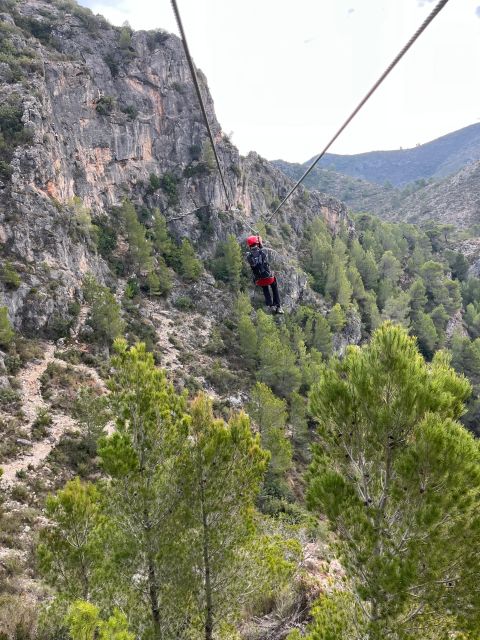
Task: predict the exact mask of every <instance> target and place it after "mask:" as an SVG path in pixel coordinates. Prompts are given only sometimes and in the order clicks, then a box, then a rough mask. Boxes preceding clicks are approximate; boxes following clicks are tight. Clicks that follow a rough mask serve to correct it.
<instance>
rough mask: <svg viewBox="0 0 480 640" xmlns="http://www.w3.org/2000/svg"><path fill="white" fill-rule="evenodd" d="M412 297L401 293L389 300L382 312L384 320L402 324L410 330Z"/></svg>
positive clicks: (403, 292)
mask: <svg viewBox="0 0 480 640" xmlns="http://www.w3.org/2000/svg"><path fill="white" fill-rule="evenodd" d="M409 313H410V296H409V294H408V293H407V292H406V291H401V292H400V293H398V294H397V295H395V296H392V297H391V298H388V300H387V301H386V302H385V307H384V309H383V312H382V319H383V320H391V321H392V322H394V323H395V324H400V325H402V327H405V328H406V329H408V327H409V326H410V320H409V318H408V315H409Z"/></svg>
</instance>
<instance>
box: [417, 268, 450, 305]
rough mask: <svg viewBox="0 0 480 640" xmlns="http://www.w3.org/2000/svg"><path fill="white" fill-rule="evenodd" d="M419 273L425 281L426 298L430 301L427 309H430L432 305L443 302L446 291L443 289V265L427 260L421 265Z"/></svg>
mask: <svg viewBox="0 0 480 640" xmlns="http://www.w3.org/2000/svg"><path fill="white" fill-rule="evenodd" d="M420 273H421V276H422V279H423V281H424V283H425V287H426V290H427V295H428V300H429V302H430V303H431V306H430V307H429V309H431V308H432V306H436V305H437V304H442V303H444V302H445V300H446V297H447V292H446V291H445V283H444V275H445V270H444V267H443V265H442V264H441V263H440V262H435V261H434V260H429V261H428V262H425V264H423V265H422V267H421V269H420Z"/></svg>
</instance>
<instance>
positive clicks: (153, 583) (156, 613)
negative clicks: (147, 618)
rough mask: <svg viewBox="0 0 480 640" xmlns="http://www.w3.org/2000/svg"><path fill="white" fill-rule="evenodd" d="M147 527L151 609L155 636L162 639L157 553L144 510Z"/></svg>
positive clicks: (148, 520) (146, 540)
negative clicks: (152, 543)
mask: <svg viewBox="0 0 480 640" xmlns="http://www.w3.org/2000/svg"><path fill="white" fill-rule="evenodd" d="M143 526H144V529H145V534H146V535H145V542H146V551H147V564H148V595H149V598H150V611H151V614H152V622H153V637H154V638H155V640H161V627H160V608H159V606H158V582H157V572H156V571H155V555H154V553H152V546H151V534H150V530H151V523H150V517H149V515H148V512H147V510H146V509H145V511H144V522H143Z"/></svg>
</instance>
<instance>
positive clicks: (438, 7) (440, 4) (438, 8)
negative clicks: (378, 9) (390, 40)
mask: <svg viewBox="0 0 480 640" xmlns="http://www.w3.org/2000/svg"><path fill="white" fill-rule="evenodd" d="M172 1H173V0H172ZM447 2H448V0H440V2H438V4H437V5H436V6H435V7H434V9H433V11H432V12H431V13H430V15H429V16H428V17H427V18H426V20H425V21H424V22H423V23H422V25H421V26H420V27H419V28H418V29H417V31H416V32H415V33H414V35H413V36H412V37H411V38H410V40H409V41H408V42H407V44H406V45H405V46H404V47H403V49H402V50H401V51H400V53H399V54H398V55H397V57H396V58H395V59H394V60H393V62H391V64H390V65H389V66H388V67H387V69H386V70H385V71H384V72H383V73H382V75H381V76H380V78H379V79H378V80H377V81H376V82H375V84H374V85H373V87H372V88H371V89H370V91H369V92H368V93H367V95H366V96H365V97H364V98H363V100H362V101H361V102H360V103H359V104H358V106H357V107H356V108H355V110H354V111H352V113H351V114H350V115H349V116H348V118H347V119H346V120H345V122H344V123H343V124H342V126H341V127H340V129H339V130H338V131H337V133H336V134H335V135H334V136H333V138H332V139H331V140H330V142H329V143H328V144H327V146H326V147H325V148H324V149H323V151H322V152H321V153H320V155H319V156H318V158H317V159H316V160H315V161H314V162H312V164H311V165H310V166H309V167H308V169H307V170H306V171H305V173H304V174H303V175H302V177H301V178H300V179H299V180H298V182H297V183H296V184H295V185H294V186H293V187H292V188H291V189H290V191H289V192H288V193H287V195H286V196H285V198H284V199H283V200H282V202H280V204H279V205H278V207H277V208H276V209H275V211H274V212H273V213H272V214H271V215H270V216H269V217H268V218H267V219H266V220H265V222H270V220H271V219H272V218H273V216H274V215H275V214H276V213H278V211H279V210H280V209H281V208H282V206H283V205H284V204H285V202H286V201H287V200H288V199H289V198H290V196H291V195H292V194H293V193H294V192H295V191H296V190H297V188H298V187H299V186H300V185H301V184H302V182H303V181H304V180H305V178H306V177H307V176H308V174H309V173H310V171H312V169H313V168H314V167H315V166H316V165H317V164H318V162H320V160H321V159H322V158H323V156H324V155H325V154H326V153H327V151H328V150H329V149H330V147H331V146H332V144H333V143H334V142H335V140H336V139H337V138H338V137H339V135H340V134H341V133H342V131H343V130H344V129H345V128H346V127H347V126H348V125H349V124H350V122H351V121H352V120H353V119H354V117H355V116H356V115H357V113H358V112H359V111H360V109H361V108H362V107H363V105H364V104H365V103H366V102H367V100H368V99H369V98H371V96H372V95H373V94H374V93H375V91H376V90H377V89H378V87H379V86H380V85H381V84H382V82H383V81H384V80H385V78H386V77H387V76H388V74H389V73H390V72H391V71H392V70H393V69H394V67H396V66H397V64H398V63H399V62H400V60H401V59H402V58H403V56H404V55H405V54H406V53H407V51H408V50H409V49H410V47H411V46H412V45H413V43H414V42H415V41H416V40H417V39H418V38H419V36H420V35H421V34H422V33H423V32H424V31H425V29H426V28H427V27H428V25H429V24H430V23H431V22H432V20H433V19H434V18H435V17H436V16H437V15H438V14H439V13H440V11H441V10H442V9H443V7H444V6H445V5H446V4H447Z"/></svg>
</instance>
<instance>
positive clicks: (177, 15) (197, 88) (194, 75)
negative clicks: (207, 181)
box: [171, 0, 231, 208]
mask: <svg viewBox="0 0 480 640" xmlns="http://www.w3.org/2000/svg"><path fill="white" fill-rule="evenodd" d="M171 2H172V7H173V12H174V14H175V19H176V21H177V25H178V29H179V31H180V35H181V38H182V43H183V49H184V51H185V56H186V58H187V62H188V66H189V68H190V74H191V76H192V80H193V84H194V85H195V91H196V92H197V97H198V101H199V102H200V109H201V110H202V114H203V119H204V120H205V125H206V127H207V131H208V137H209V138H210V143H211V145H212V149H213V153H214V155H215V162H216V163H217V167H218V172H219V174H220V178H221V179H222V185H223V190H224V191H225V197H226V199H227V205H228V208H230V207H231V204H230V197H229V195H228V191H227V185H226V182H225V177H224V175H223V171H222V167H221V165H220V159H219V157H218V153H217V148H216V146H215V141H214V139H213V133H212V129H211V128H210V123H209V121H208V116H207V111H206V109H205V104H204V102H203V97H202V93H201V91H200V84H199V82H198V77H197V72H196V69H195V65H194V64H193V60H192V56H191V55H190V49H189V47H188V42H187V37H186V35H185V31H184V29H183V23H182V18H181V17H180V11H179V9H178V5H177V1H176V0H171Z"/></svg>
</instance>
